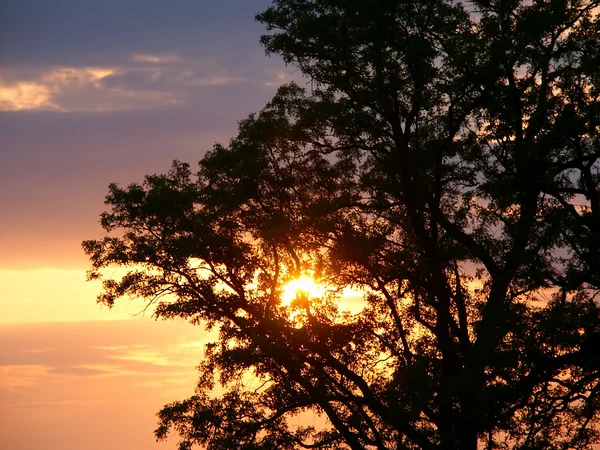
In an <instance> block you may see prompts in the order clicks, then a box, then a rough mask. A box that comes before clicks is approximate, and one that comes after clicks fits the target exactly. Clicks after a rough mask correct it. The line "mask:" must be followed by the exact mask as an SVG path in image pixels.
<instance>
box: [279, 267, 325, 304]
mask: <svg viewBox="0 0 600 450" xmlns="http://www.w3.org/2000/svg"><path fill="white" fill-rule="evenodd" d="M282 291H283V293H282V294H281V301H282V302H283V303H285V304H288V305H289V304H290V303H291V302H292V301H293V300H294V299H295V298H296V297H297V296H298V295H306V296H307V297H308V298H318V297H322V296H323V294H324V293H325V289H324V287H323V286H321V285H320V284H318V283H317V282H315V280H314V279H313V277H312V275H306V274H304V275H300V276H299V277H298V278H295V279H293V280H292V281H290V282H289V283H287V284H286V285H284V286H283V288H282Z"/></svg>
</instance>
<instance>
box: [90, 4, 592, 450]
mask: <svg viewBox="0 0 600 450" xmlns="http://www.w3.org/2000/svg"><path fill="white" fill-rule="evenodd" d="M599 6H600V0H599V1H576V0H571V1H567V0H551V1H541V0H540V1H537V0H533V1H516V0H514V1H504V0H498V1H472V2H456V1H449V0H429V1H424V2H423V1H419V2H417V1H391V0H371V1H364V0H360V1H359V0H312V1H311V0H275V1H274V2H273V5H272V6H271V7H270V8H268V9H267V10H266V11H265V12H263V13H261V14H259V15H258V16H257V19H258V20H259V21H260V22H262V23H264V24H265V25H266V27H267V30H268V33H267V34H266V35H264V36H263V37H262V44H263V45H264V47H265V49H266V51H267V52H268V53H270V54H274V55H280V56H282V57H283V58H284V60H285V61H286V63H288V64H289V65H290V66H292V67H295V68H298V69H299V70H300V71H301V73H302V74H303V75H304V77H306V79H307V80H308V83H307V84H306V86H305V87H301V86H299V85H297V84H294V83H291V84H286V85H283V86H281V87H280V88H279V89H278V91H277V94H276V95H275V96H274V98H273V99H272V100H271V101H270V102H269V103H268V104H267V105H266V106H265V108H264V109H263V110H262V111H261V112H260V113H258V114H253V115H250V116H249V117H248V118H247V119H245V120H243V121H241V122H240V124H239V132H238V134H237V136H236V137H234V138H233V139H232V140H231V141H230V142H229V144H228V145H222V144H217V145H215V146H214V148H213V149H212V150H211V151H209V152H208V153H206V154H205V156H204V157H203V158H202V160H201V161H200V163H199V167H198V168H197V169H194V170H192V168H191V167H190V166H189V165H188V164H186V163H182V162H175V163H174V164H173V166H172V168H171V170H170V171H169V172H168V173H166V174H162V175H152V176H147V177H146V178H145V180H144V182H143V183H140V184H131V185H130V186H128V187H120V186H118V185H115V184H113V185H111V186H110V190H109V194H108V196H107V198H106V204H107V207H108V211H107V212H105V213H104V214H103V215H102V218H101V224H102V226H103V227H104V229H105V230H106V231H107V232H108V233H109V234H108V235H107V237H105V238H103V239H101V240H92V241H85V242H84V243H83V246H84V250H85V251H86V253H87V254H88V255H89V257H90V259H91V263H92V268H91V270H90V272H89V277H90V278H91V279H95V278H100V279H103V281H104V292H103V293H102V294H101V296H100V297H99V301H101V302H103V303H105V304H108V305H112V304H113V303H114V302H115V301H116V300H117V299H118V298H120V297H124V296H138V297H141V298H144V299H145V300H146V301H147V302H148V304H149V305H153V306H154V307H155V314H156V316H157V317H159V318H184V319H186V320H189V321H191V322H193V323H195V324H198V325H203V326H206V327H207V328H209V329H212V330H214V331H215V332H216V335H215V336H216V337H215V339H214V342H212V343H211V344H208V345H207V346H206V348H205V352H204V357H203V359H202V361H201V362H200V366H199V371H200V379H199V382H198V386H197V389H196V395H194V396H193V397H191V398H189V399H187V400H184V401H178V402H174V403H172V404H169V405H167V406H165V408H164V409H163V410H162V411H161V412H160V413H159V417H160V425H159V428H158V429H157V431H156V433H157V437H159V438H164V437H166V436H167V434H168V433H169V430H173V431H175V432H176V433H177V434H178V435H179V436H180V438H181V441H180V447H181V448H182V449H187V448H191V447H192V446H194V445H200V446H204V447H205V448H207V449H214V450H219V449H247V450H250V449H253V450H254V449H265V450H266V449H300V448H318V449H353V450H354V449H378V450H384V449H423V450H425V449H452V450H459V449H460V450H464V449H470V450H475V449H477V448H486V449H490V450H491V449H515V450H516V449H519V450H525V449H556V450H558V449H591V448H592V447H591V445H592V444H593V443H595V442H598V432H597V420H598V415H599V413H600V396H599V393H600V384H599V382H600V353H599V352H598V348H599V346H600V315H599V313H600V309H599V307H598V295H599V293H600V291H599V290H600V270H599V266H598V261H600V83H599V82H600V21H599V20H598V8H599ZM116 266H124V267H125V268H127V270H128V273H127V274H126V275H125V276H124V277H122V278H116V279H114V278H112V277H111V273H113V272H111V271H107V270H106V269H107V268H111V267H116ZM303 276H304V277H312V279H313V280H314V281H315V282H317V283H319V284H320V285H321V287H322V289H321V291H319V293H318V294H315V293H314V292H313V293H311V292H306V291H302V290H300V291H298V292H296V294H295V298H294V299H293V300H292V301H288V300H286V299H285V298H284V293H285V292H286V289H287V286H289V283H290V281H292V280H295V279H296V280H297V279H301V277H303ZM348 288H352V289H353V290H354V292H356V291H359V292H360V293H361V296H362V300H361V301H358V300H357V299H355V298H354V299H350V298H349V297H348V294H347V289H348ZM307 414H314V416H313V415H310V416H309V417H311V420H304V418H305V417H306V415H307ZM313 417H317V420H316V422H315V425H312V424H313V420H312V418H313Z"/></svg>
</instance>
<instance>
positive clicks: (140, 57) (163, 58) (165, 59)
mask: <svg viewBox="0 0 600 450" xmlns="http://www.w3.org/2000/svg"><path fill="white" fill-rule="evenodd" d="M131 60H132V61H133V62H139V63H150V64H169V63H175V62H179V61H181V57H180V56H178V55H151V54H147V53H134V54H133V55H131Z"/></svg>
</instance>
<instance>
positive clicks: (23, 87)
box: [0, 67, 116, 111]
mask: <svg viewBox="0 0 600 450" xmlns="http://www.w3.org/2000/svg"><path fill="white" fill-rule="evenodd" d="M115 73H116V69H113V68H106V67H104V68H103V67H82V68H75V67H59V68H53V69H51V70H49V71H47V72H45V73H42V74H41V76H40V77H39V79H38V80H15V81H7V80H5V79H2V78H0V111H22V110H57V111H67V110H69V108H66V107H64V106H61V105H59V104H58V103H57V102H56V100H55V98H56V97H57V96H58V95H60V94H62V93H63V92H65V91H67V90H70V89H81V88H84V87H92V88H95V89H100V88H101V85H100V81H101V80H102V79H104V78H106V77H108V76H110V75H114V74H115Z"/></svg>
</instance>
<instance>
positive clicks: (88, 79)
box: [0, 0, 297, 450]
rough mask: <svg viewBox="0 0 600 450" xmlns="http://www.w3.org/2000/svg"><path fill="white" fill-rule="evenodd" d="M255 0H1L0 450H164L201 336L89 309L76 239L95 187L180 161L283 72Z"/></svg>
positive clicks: (93, 288)
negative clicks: (158, 430)
mask: <svg viewBox="0 0 600 450" xmlns="http://www.w3.org/2000/svg"><path fill="white" fill-rule="evenodd" d="M269 3H270V2H269V0H189V1H188V0H178V1H175V2H167V1H161V0H127V1H126V2H123V1H121V0H118V1H117V0H105V1H88V0H56V1H48V0H2V1H1V2H0V286H1V287H2V291H1V293H0V310H1V312H2V314H1V315H0V442H1V443H2V444H0V445H1V446H2V448H6V449H7V450H33V449H40V448H44V449H50V450H52V449H61V450H75V449H83V448H85V449H86V450H96V449H98V450H99V449H103V450H105V449H114V450H120V449H123V450H124V449H128V450H142V449H143V450H147V449H152V448H163V449H169V448H170V449H173V448H175V444H176V440H175V439H171V440H170V441H168V442H167V443H160V444H157V443H155V442H154V438H153V434H152V432H153V430H154V428H155V425H156V417H155V414H156V412H157V411H158V410H159V409H160V407H161V406H162V405H163V404H164V403H166V402H169V401H173V400H177V399H183V398H185V397H187V396H189V395H190V394H192V392H193V386H194V381H195V370H194V367H195V366H196V365H197V363H198V361H199V357H200V355H201V348H202V345H203V343H204V342H206V339H207V336H206V333H205V332H204V331H203V330H202V329H201V328H199V327H196V328H195V327H192V326H191V325H188V324H185V323H168V322H155V321H154V320H153V319H152V318H151V317H150V316H149V315H148V314H146V315H145V316H144V315H135V314H136V313H138V312H139V311H140V309H141V307H140V305H139V304H130V303H127V302H125V303H123V304H120V305H117V307H115V308H114V309H113V310H107V309H106V308H101V307H100V306H98V305H96V304H95V296H96V294H97V293H98V290H99V287H98V285H97V284H93V283H86V282H85V270H86V268H87V260H86V257H85V255H84V254H83V252H82V251H81V247H80V244H81V241H82V240H84V239H94V238H99V237H101V236H102V235H103V233H102V230H101V228H100V226H99V224H98V215H99V213H100V212H102V211H103V209H104V204H103V199H104V196H105V194H106V191H107V186H108V184H109V183H110V182H114V181H116V182H120V183H122V184H126V183H129V182H132V181H139V180H140V179H141V178H142V177H143V176H144V175H145V174H148V173H154V172H163V171H165V170H167V169H168V168H169V165H170V162H171V161H172V160H173V159H181V160H185V161H189V162H192V163H193V162H196V161H197V160H199V159H200V158H201V157H202V155H203V153H204V152H205V151H206V150H207V149H209V148H210V147H211V146H212V144H213V143H214V142H215V141H224V142H226V141H227V140H228V139H229V138H230V137H232V136H233V135H234V133H235V130H236V124H237V121H238V120H240V119H243V118H244V117H245V116H247V115H248V114H249V113H251V112H253V111H257V110H259V109H260V108H261V107H262V106H263V105H264V104H265V102H266V101H268V100H269V98H270V97H271V96H272V95H273V93H274V92H275V89H276V87H277V86H278V85H279V84H281V83H283V82H286V81H288V80H290V79H291V78H292V77H297V75H296V74H294V70H293V68H286V67H285V66H284V65H283V63H282V62H281V60H280V59H278V58H276V57H274V58H268V57H266V56H265V55H264V52H263V50H262V49H261V47H260V45H259V43H258V39H259V37H260V34H261V33H262V32H263V27H262V25H260V24H257V23H255V22H254V15H255V14H256V13H257V12H259V11H262V10H263V9H264V8H265V7H266V6H268V4H269Z"/></svg>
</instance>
